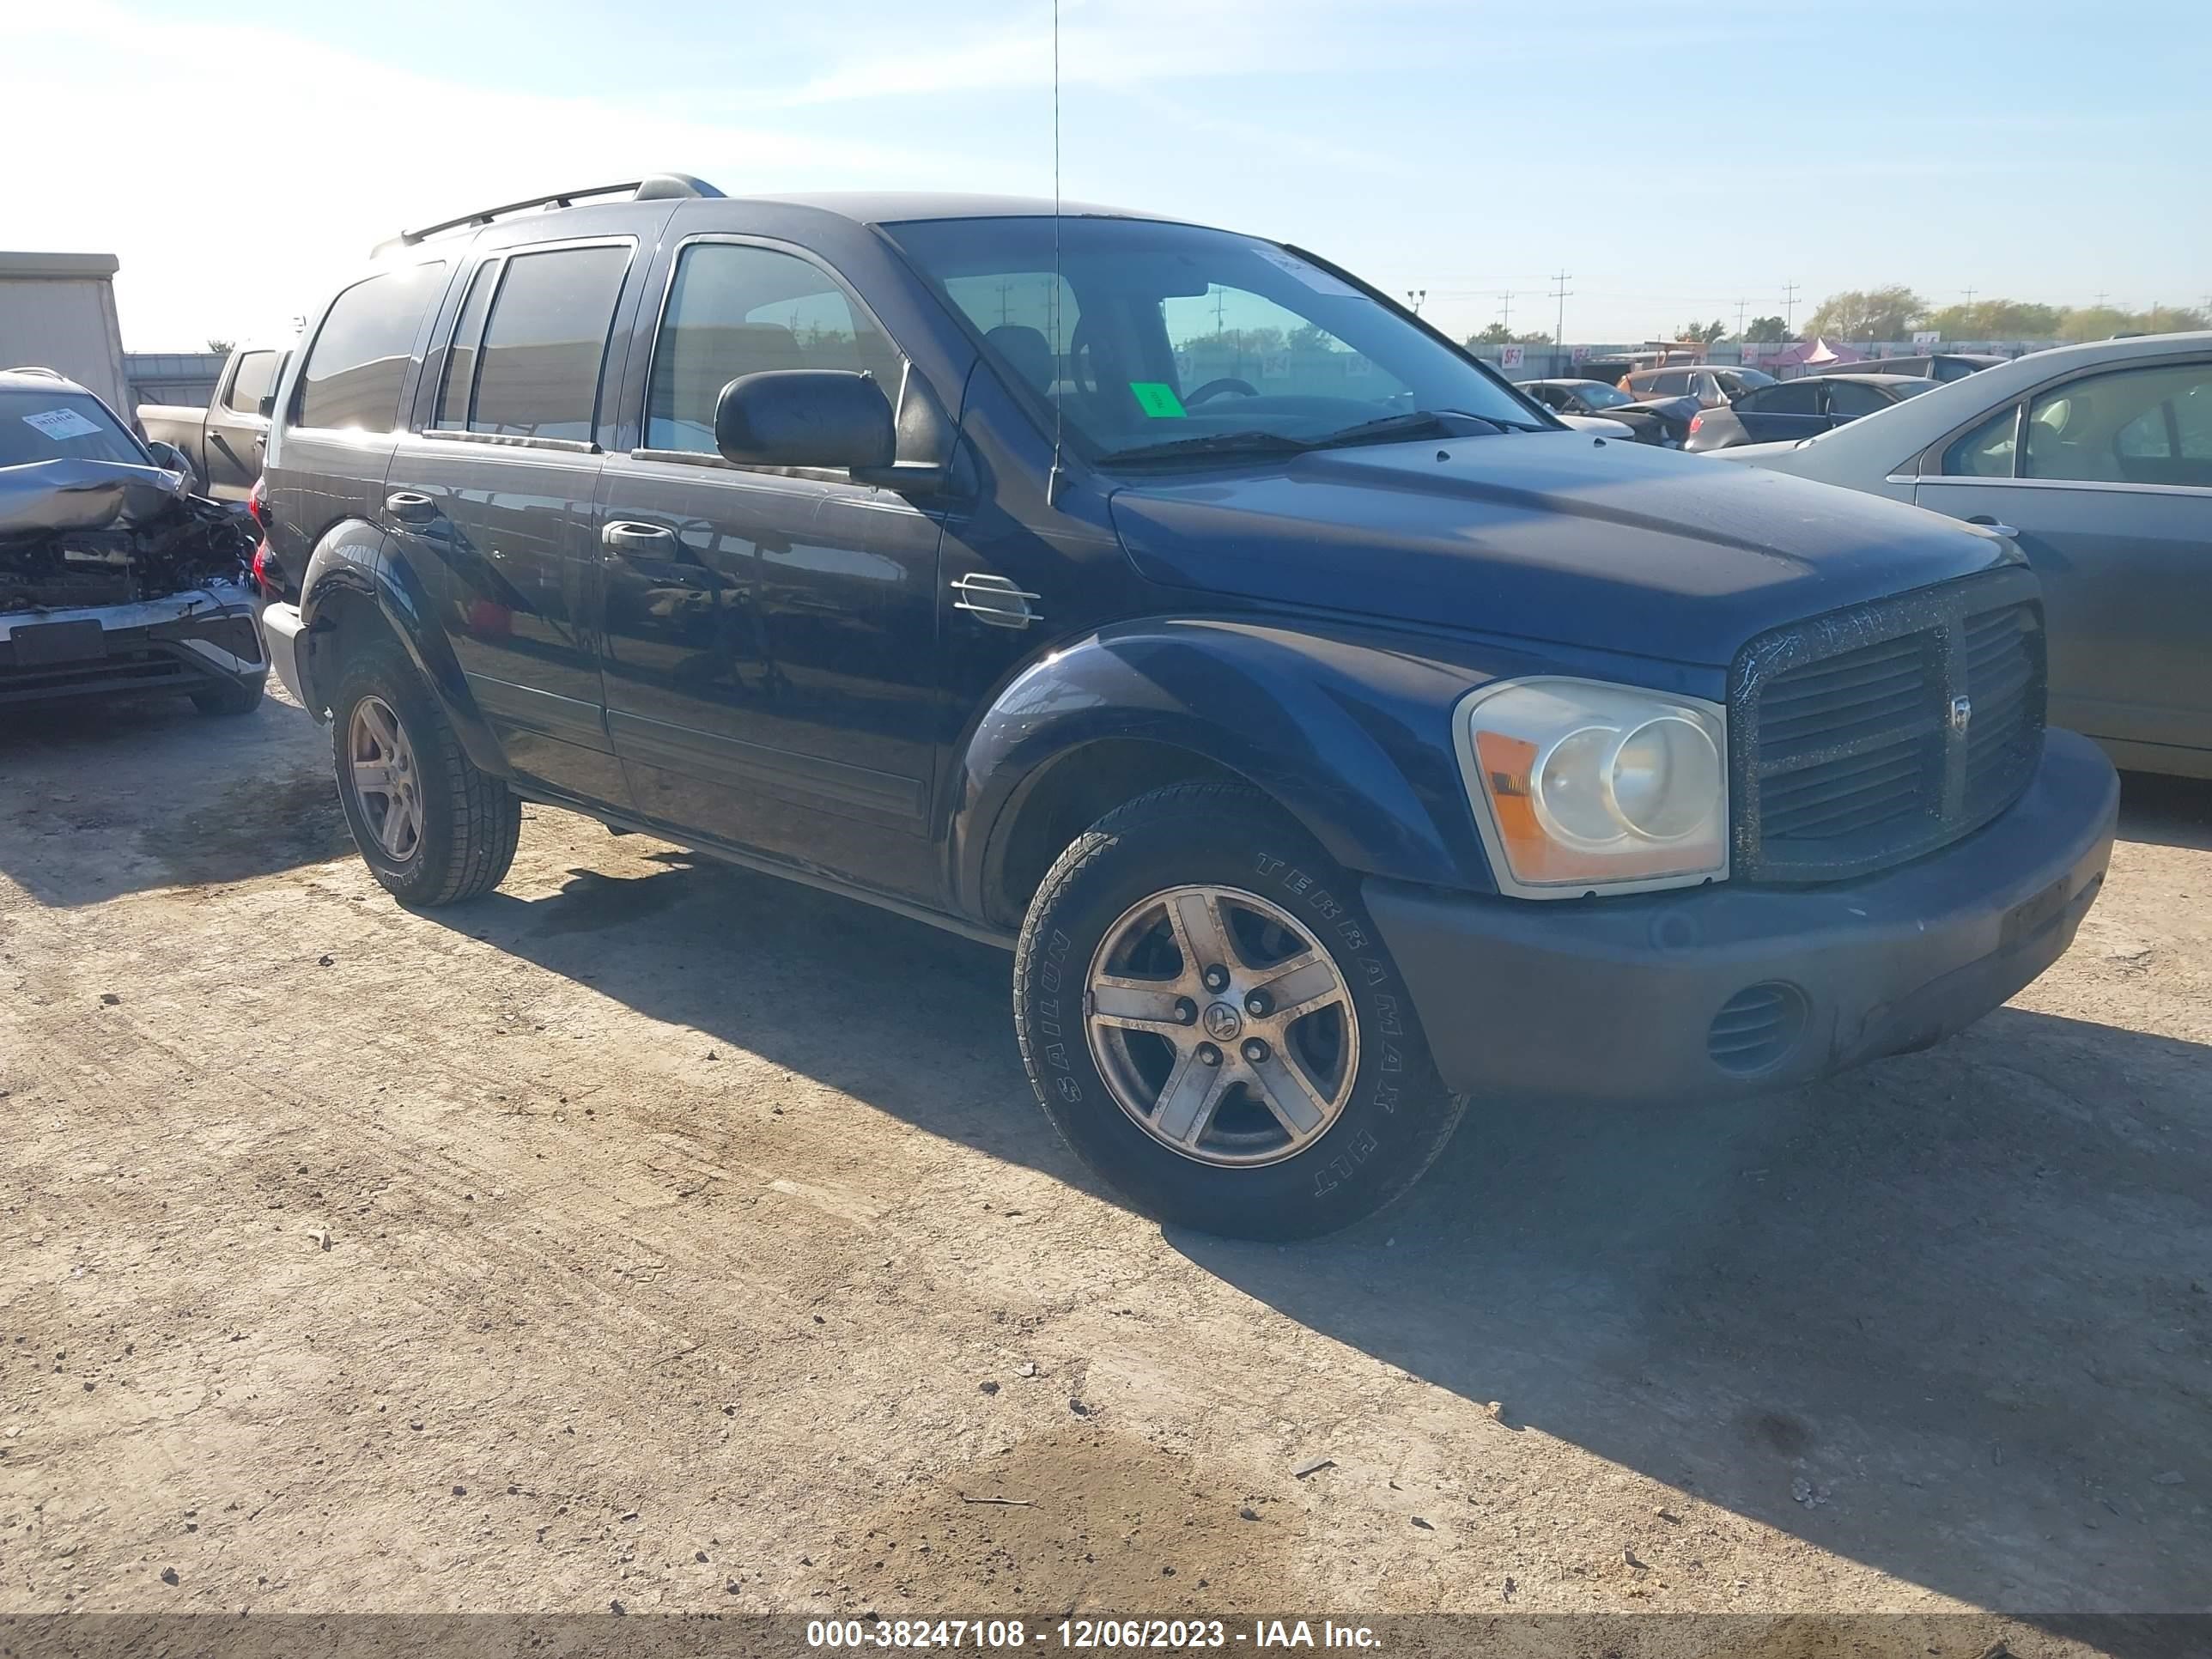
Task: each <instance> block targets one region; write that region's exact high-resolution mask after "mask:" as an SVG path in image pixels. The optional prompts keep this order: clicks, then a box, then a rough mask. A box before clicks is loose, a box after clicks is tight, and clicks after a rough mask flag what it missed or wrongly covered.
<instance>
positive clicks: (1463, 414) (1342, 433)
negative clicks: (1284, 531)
mask: <svg viewBox="0 0 2212 1659" xmlns="http://www.w3.org/2000/svg"><path fill="white" fill-rule="evenodd" d="M1457 421H1480V422H1482V424H1483V425H1484V426H1486V427H1489V428H1493V429H1495V428H1501V427H1504V425H1506V424H1507V422H1504V421H1500V420H1498V419H1496V418H1494V417H1493V416H1488V415H1470V414H1468V412H1467V411H1466V410H1463V409H1415V410H1407V411H1406V412H1405V413H1404V414H1401V415H1385V416H1383V417H1382V418H1380V419H1379V420H1373V421H1362V422H1359V424H1358V425H1357V426H1347V427H1342V428H1339V429H1338V430H1336V431H1334V432H1329V433H1324V434H1323V435H1322V436H1320V437H1318V438H1309V439H1307V440H1306V447H1307V448H1309V449H1334V448H1335V447H1338V446H1339V445H1341V444H1381V443H1390V442H1392V441H1395V440H1397V439H1400V438H1418V437H1420V436H1422V435H1425V434H1428V433H1432V432H1441V433H1443V435H1445V436H1446V437H1448V438H1458V437H1465V436H1468V433H1467V432H1465V430H1464V429H1462V428H1456V427H1455V426H1454V424H1453V422H1457Z"/></svg>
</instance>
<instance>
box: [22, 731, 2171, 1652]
mask: <svg viewBox="0 0 2212 1659" xmlns="http://www.w3.org/2000/svg"><path fill="white" fill-rule="evenodd" d="M2128 796H2129V799H2128V805H2127V810H2126V813H2125V818H2124V831H2123V833H2124V837H2125V840H2124V845H2122V846H2121V847H2119V848H2118V849H2117V852H2116V856H2115V860H2114V867H2113V873H2112V878H2111V880H2110V881H2109V883H2108V884H2107V885H2106V890H2105V894H2104V896H2103V898H2102V900H2101V901H2100V903H2099V906H2098V908H2097V909H2096V910H2095V912H2094V913H2093V915H2092V916H2091V917H2090V919H2089V921H2088V923H2087V927H2086V928H2085V930H2084V932H2083V933H2082V935H2081V939H2080V941H2079V943H2078V944H2077V945H2075V949H2074V951H2073V952H2072V954H2071V955H2070V956H2069V957H2067V958H2066V959H2065V960H2064V961H2063V962H2062V963H2060V964H2059V965H2058V966H2057V969H2054V970H2053V971H2052V972H2051V974H2050V975H2048V976H2047V977H2046V978H2045V980H2043V981H2041V982H2040V983H2039V984H2038V985H2036V986H2034V987H2032V988H2031V989H2030V990H2029V991H2028V992H2027V993H2026V994H2024V995H2023V996H2021V998H2020V999H2019V1000H2017V1001H2016V1002H2015V1004H2014V1005H2013V1006H2011V1007H2009V1008H2007V1009H2005V1010H2003V1011H2001V1012H1998V1013H1996V1014H1995V1015H1993V1016H1991V1017H1990V1018H1989V1019H1987V1020H1985V1021H1984V1022H1983V1023H1982V1024H1979V1025H1978V1026H1977V1027H1976V1028H1975V1029H1973V1030H1972V1031H1970V1032H1968V1033H1967V1034H1966V1035H1965V1036H1962V1037H1960V1038H1958V1039H1956V1040H1954V1041H1953V1042H1949V1043H1948V1044H1945V1045H1943V1046H1942V1047H1941V1048H1937V1049H1936V1050H1934V1051H1932V1052H1930V1053H1928V1054H1920V1055H1917V1056H1912V1057H1909V1058H1905V1059H1899V1060H1893V1061H1888V1062H1886V1063H1883V1064H1881V1065H1879V1066H1875V1067H1873V1068H1871V1069H1869V1070H1868V1071H1865V1072H1863V1073H1859V1074H1857V1075H1855V1076H1852V1077H1850V1078H1848V1079H1844V1080H1842V1081H1839V1082H1837V1083H1834V1084H1832V1085H1825V1086H1820V1087H1816V1088H1813V1089H1808V1090H1805V1091H1800V1092H1797V1093H1795V1094H1792V1095H1788V1096H1784V1097H1780V1098H1778V1099H1773V1100H1769V1101H1765V1102H1760V1103H1755V1104H1752V1105H1748V1106H1729V1107H1714V1106H1704V1105H1689V1106H1685V1107H1683V1108H1681V1109H1677V1110H1671V1111H1666V1112H1646V1113H1644V1114H1640V1115H1635V1114H1622V1113H1595V1112H1589V1113H1576V1114H1571V1115H1560V1114H1541V1115H1539V1114H1531V1113H1528V1112H1526V1111H1522V1110H1518V1109H1516V1106H1515V1103H1513V1102H1511V1101H1510V1100H1498V1101H1486V1102H1478V1103H1476V1104H1475V1106H1474V1109H1473V1110H1472V1111H1471V1113H1470V1114H1469V1116H1468V1121H1467V1123H1466V1127H1464V1128H1463V1129H1462V1132H1461V1133H1460V1135H1459V1137H1458V1139H1457V1140H1456V1141H1455V1143H1454V1145H1453V1146H1452V1147H1451V1148H1450V1149H1449V1151H1448V1152H1447V1153H1446V1154H1445V1156H1444V1158H1443V1160H1442V1162H1440V1163H1439V1164H1438V1165H1437V1167H1436V1168H1435V1169H1434V1170H1432V1171H1431V1174H1430V1175H1429V1176H1428V1178H1427V1180H1426V1181H1425V1183H1424V1184H1423V1185H1422V1186H1421V1188H1419V1190H1418V1191H1417V1192H1416V1193H1415V1194H1414V1195H1413V1198H1412V1199H1410V1200H1408V1201H1407V1203H1405V1204H1404V1205H1402V1206H1400V1207H1399V1208H1397V1209H1395V1210H1394V1211H1392V1212H1389V1213H1388V1214H1387V1215H1385V1216H1383V1217H1382V1218H1378V1219H1376V1221H1374V1222H1372V1223H1370V1224H1368V1225H1364V1226H1362V1227H1361V1228H1358V1229H1356V1230H1355V1231H1352V1232H1350V1233H1348V1234H1345V1235H1341V1236H1339V1237H1334V1238H1330V1239H1327V1240H1323V1241H1322V1242H1320V1243H1313V1244H1307V1245H1298V1246H1291V1247H1285V1248H1277V1247H1273V1246H1255V1245H1245V1244H1236V1243H1224V1242H1221V1241H1218V1240H1215V1239H1211V1238H1206V1237H1195V1236H1187V1235H1182V1234H1178V1233H1176V1232H1172V1231H1170V1232H1168V1233H1165V1234H1164V1233H1163V1232H1162V1231H1161V1230H1160V1229H1159V1228H1158V1227H1157V1226H1155V1225H1152V1224H1150V1223H1148V1222H1146V1221H1144V1220H1142V1219H1140V1218H1137V1217H1135V1216H1133V1215H1131V1214H1129V1213H1128V1212H1126V1211H1124V1210H1122V1209H1121V1208H1119V1207H1118V1206H1116V1205H1115V1202H1114V1201H1113V1199H1112V1197H1111V1196H1110V1195H1109V1194H1107V1193H1105V1192H1103V1191H1102V1190H1100V1189H1099V1188H1098V1187H1097V1185H1096V1184H1095V1183H1093V1182H1091V1181H1090V1180H1089V1179H1088V1177H1087V1176H1085V1173H1084V1172H1083V1171H1082V1170H1080V1169H1079V1167H1077V1166H1076V1165H1075V1164H1073V1161H1072V1159H1071V1158H1069V1156H1068V1155H1067V1154H1066V1152H1065V1151H1064V1149H1063V1148H1062V1147H1061V1146H1060V1144H1059V1142H1058V1141H1057V1140H1056V1139H1054V1136H1053V1135H1052V1133H1050V1131H1049V1129H1048V1126H1047V1125H1046V1124H1045V1122H1044V1121H1043V1119H1042V1116H1041V1115H1040V1114H1039V1113H1038V1112H1037V1110H1036V1107H1035V1105H1034V1103H1033V1102H1032V1100H1031V1098H1030V1093H1029V1090H1028V1087H1027V1085H1026V1084H1025V1083H1024V1079H1023V1077H1022V1074H1021V1070H1020V1066H1019V1064H1018V1056H1017V1054H1016V1052H1015V1048H1014V1042H1013V1037H1012V1030H1011V1027H1010V1022H1009V1018H1008V1006H1007V1005H1008V989H1007V980H1008V963H1007V961H1006V958H1004V957H1001V956H999V955H997V954H996V953H994V952H993V951H990V950H988V949H987V948H985V947H982V946H979V945H970V944H968V943H965V942H963V941H961V940H958V939H952V938H951V937H949V936H945V935H940V934H939V933H935V932H933V931H932V930H930V929H927V928H926V927H921V926H919V925H915V924H912V923H908V922H906V921H901V920H897V919H895V918H891V917H888V916H885V915H879V914H878V913H876V912H874V911H872V910H870V909H867V908H861V907H859V906H856V905H854V904H850V903H848V902H843V901H841V900H837V899H833V898H829V897H827V896H822V895H819V894H817V893H813V892H811V891H808V890H803V889H800V888H798V887H795V886H791V885H787V884H782V883H779V882H775V881H773V880H770V879H768V878H760V877H756V876H753V875H750V874H747V873H744V872H738V871H734V870H731V869H726V868H724V867H720V866H714V865H712V864H708V863H703V862H701V861H698V860H694V859H693V858H692V857H690V855H688V854H685V853H684V852H682V851H680V850H679V849H677V848H671V847H668V846H665V845H663V844H660V843H658V842H652V841H649V840H647V839H645V838H643V837H639V836H629V837H622V838H617V837H614V836H610V835H608V834H607V833H606V832H605V830H604V829H601V828H599V826H597V825H596V824H593V823H588V822H586V821H585V820H582V819H580V818H575V817H568V816H567V815H564V814H561V813H556V812H553V811H544V810H538V809H534V808H533V809H529V810H528V812H527V817H528V820H529V821H528V822H526V823H525V825H524V829H523V840H522V853H521V857H520V860H519V861H518V862H517V864H516V866H515V870H514V873H513V876H512V877H511V878H510V879H509V880H508V882H507V884H506V887H505V888H504V890H502V891H501V892H500V893H498V894H496V895H495V896H492V897H490V898H489V899H487V900H485V901H483V902H478V903H476V904H473V905H469V906H465V907H462V908H458V909H454V910H451V911H447V912H443V913H441V914H438V915H409V914H407V913H406V912H404V911H402V910H400V909H399V908H397V907H396V906H395V905H394V904H393V903H392V902H391V901H390V900H389V899H388V898H387V897H386V896H385V895H384V894H383V893H382V891H381V890H380V889H378V888H377V887H376V886H375V884H374V883H373V882H372V881H371V879H370V878H369V876H368V872H367V871H366V870H365V869H364V868H363V867H362V866H361V864H360V863H359V862H358V861H357V860H356V859H355V858H354V857H353V856H352V855H351V851H350V848H349V843H348V842H347V839H346V836H345V832H344V829H343V824H342V823H341V820H340V817H339V814H338V811H337V805H336V802H335V799H334V798H333V795H332V793H331V783H330V778H329V761H328V753H327V748H326V738H325V733H324V732H322V731H320V730H319V729H318V728H316V727H314V726H312V725H311V724H310V723H309V722H308V720H307V719H306V717H305V716H304V715H302V714H301V713H300V712H299V711H298V710H297V709H296V708H292V707H289V706H287V705H284V704H282V703H279V702H274V701H272V702H270V704H269V705H267V706H266V707H265V708H264V709H263V710H262V712H261V713H260V714H258V715H257V716H255V717H253V718H252V719H250V720H243V721H219V720H203V719H200V718H198V717H197V716H196V715H194V714H192V713H191V710H190V709H189V708H186V707H185V706H184V705H183V704H182V703H181V702H179V703H178V704H177V705H175V706H174V707H169V706H165V705H162V704H159V703H148V704H145V705H143V706H140V707H118V708H104V709H83V710H77V711H73V712H70V713H66V714H59V715H53V714H40V715H39V716H38V717H37V718H35V719H33V718H30V717H28V716H26V715H24V714H21V712H20V711H14V710H11V711H9V713H8V715H7V717H6V720H5V724H4V726H0V1126H4V1129H5V1135H4V1152H3V1153H0V1297H4V1313H0V1355H4V1370H0V1612H18V1613H20V1612H29V1611H53V1610H61V1609H64V1608H70V1609H79V1610H82V1609H123V1610H130V1611H137V1612H148V1611H166V1610H175V1611H197V1612H216V1611H225V1612H228V1611H234V1610H237V1609H241V1608H250V1609H252V1610H254V1611H255V1612H259V1613H270V1612H284V1611H299V1610H316V1611H332V1610H347V1609H360V1610H369V1609H374V1610H382V1611H395V1610H397V1611H407V1610H447V1609H475V1610H486V1611H518V1610H531V1609H576V1610H590V1611H599V1612H605V1611H606V1610H607V1609H608V1608H609V1607H610V1606H611V1604H612V1603H613V1602H616V1601H620V1602H621V1603H623V1606H624V1609H625V1610H626V1611H629V1612H633V1613H635V1612H647V1611H655V1610H675V1609H683V1610H691V1611H708V1612H729V1611H736V1610H777V1611H785V1612H791V1611H798V1612H808V1613H858V1612H860V1611H863V1610H868V1611H881V1612H883V1613H885V1614H886V1615H887V1616H898V1615H900V1614H902V1613H920V1612H925V1611H929V1612H951V1613H980V1612H983V1611H986V1610H989V1609H994V1608H1000V1609H1015V1610H1018V1609H1021V1608H1024V1607H1027V1608H1029V1609H1030V1610H1032V1611H1034V1612H1042V1611H1045V1610H1050V1611H1052V1612H1054V1614H1055V1616H1057V1614H1058V1613H1059V1612H1060V1611H1063V1610H1065V1609H1067V1608H1071V1607H1073V1608H1115V1609H1121V1610H1124V1611H1158V1612H1172V1611H1176V1610H1190V1611H1208V1612H1220V1611H1222V1610H1224V1609H1225V1608H1249V1609H1255V1610H1264V1609H1280V1608H1288V1607H1304V1608H1341V1609H1357V1610H1364V1611H1367V1612H1370V1613H1379V1612H1384V1611H1390V1612H1414V1611H1420V1610H1426V1609H1454V1610H1468V1611H1477V1612H1485V1613H1500V1612H1506V1611H1520V1610H1564V1611H1588V1610H1592V1609H1605V1610H1609V1611H1616V1612H1618V1611H1633V1610H1640V1609H1650V1610H1662V1611H1663V1610H1675V1611H1689V1610H1701V1611H1711V1610H1744V1611H1756V1612H1761V1613H1809V1612H1824V1611H1827V1612H1851V1613H1857V1612H1863V1611H1868V1610H1873V1609H1887V1610H1897V1611H1901V1612H1913V1613H1927V1612H1933V1611H1937V1610H1942V1609H1948V1608H1971V1609H1981V1610H1997V1611H2001V1612H2006V1613H2022V1614H2039V1613H2041V1614H2056V1613H2089V1612H2097V1611H2105V1610H2126V1611H2136V1612H2152V1611H2190V1610H2197V1611H2202V1610H2206V1609H2208V1608H2212V1567H2208V1563H2212V1512H2208V1508H2207V1504H2208V1500H2212V1366H2208V1363H2207V1362H2208V1358H2212V1293H2208V1292H2212V1065H2208V1063H2207V1062H2208V1059H2212V786H2188V785H2179V784H2161V783H2159V782H2157V781H2152V780H2141V779H2130V780H2129V786H2128ZM1591 1012H1592V1016H1593V1020H1594V1022H1595V1029H1596V1030H1598V1031H1599V1032H1600V1033H1601V1031H1602V1017H1603V1011H1602V1010H1601V1009H1594V1010H1592V1011H1591ZM1599 1040H1602V1039H1601V1037H1600V1038H1599ZM1322 1459H1327V1460H1329V1462H1328V1463H1327V1464H1326V1465H1325V1466H1324V1467H1322V1468H1318V1469H1315V1470H1311V1471H1310V1472H1307V1473H1304V1474H1301V1471H1302V1470H1304V1469H1307V1468H1308V1466H1309V1465H1310V1464H1311V1463H1313V1462H1316V1461H1317V1460H1322ZM998 1499H1004V1500H1009V1501H1006V1502H1004V1503H1000V1502H985V1501H978V1500H998Z"/></svg>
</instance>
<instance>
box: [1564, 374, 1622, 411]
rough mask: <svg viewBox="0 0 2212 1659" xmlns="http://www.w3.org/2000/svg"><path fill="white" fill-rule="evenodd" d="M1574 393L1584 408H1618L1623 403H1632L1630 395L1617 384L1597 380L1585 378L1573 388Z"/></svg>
mask: <svg viewBox="0 0 2212 1659" xmlns="http://www.w3.org/2000/svg"><path fill="white" fill-rule="evenodd" d="M1575 395H1576V396H1577V398H1579V399H1580V400H1581V402H1582V404H1583V408H1585V409H1618V408H1620V406H1621V405H1622V404H1632V403H1634V402H1635V401H1636V399H1635V398H1632V397H1630V396H1629V395H1628V394H1627V393H1626V392H1623V391H1622V390H1621V389H1620V387H1619V386H1607V385H1605V384H1604V383H1602V382H1601V381H1598V380H1585V381H1583V384H1582V385H1580V386H1577V387H1576V388H1575Z"/></svg>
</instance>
